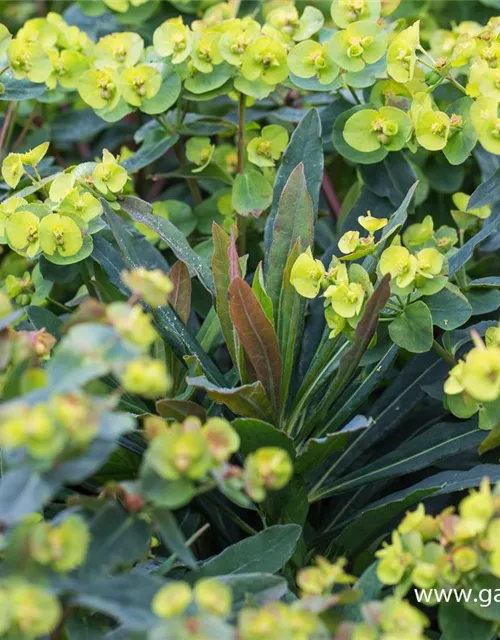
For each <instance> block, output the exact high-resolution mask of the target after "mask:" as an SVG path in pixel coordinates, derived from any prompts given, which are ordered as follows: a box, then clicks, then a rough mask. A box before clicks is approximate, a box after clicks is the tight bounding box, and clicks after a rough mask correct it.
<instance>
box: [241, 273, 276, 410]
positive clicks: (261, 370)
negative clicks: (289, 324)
mask: <svg viewBox="0 0 500 640" xmlns="http://www.w3.org/2000/svg"><path fill="white" fill-rule="evenodd" d="M229 313H230V315H231V320H232V321H233V324H234V326H235V329H236V331H237V333H238V337H239V339H240V342H241V344H242V345H243V348H244V349H245V352H246V354H247V356H248V359H249V360H250V362H251V364H252V366H253V368H254V370H255V373H256V375H257V378H258V380H260V382H262V386H263V387H264V389H265V391H266V394H267V396H268V398H269V399H270V401H271V403H272V405H273V408H274V410H275V411H276V413H277V414H278V413H279V409H280V406H281V392H280V386H281V355H280V351H279V347H278V340H277V338H276V333H275V331H274V328H273V325H272V324H271V323H270V322H269V320H268V318H267V316H266V314H265V313H264V311H263V309H262V307H261V306H260V303H259V301H258V300H257V298H256V297H255V294H254V292H253V291H252V289H251V288H250V286H249V285H248V284H247V283H246V282H245V281H244V280H243V279H242V278H240V277H237V278H234V280H233V281H232V282H231V284H230V285H229Z"/></svg>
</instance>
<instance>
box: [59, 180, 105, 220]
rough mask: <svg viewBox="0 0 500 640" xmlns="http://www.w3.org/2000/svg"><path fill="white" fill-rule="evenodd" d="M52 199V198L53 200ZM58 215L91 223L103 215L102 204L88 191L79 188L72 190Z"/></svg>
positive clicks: (64, 199) (66, 196) (62, 201)
mask: <svg viewBox="0 0 500 640" xmlns="http://www.w3.org/2000/svg"><path fill="white" fill-rule="evenodd" d="M51 199H52V198H51ZM58 213H60V214H61V215H65V214H70V215H73V216H77V217H78V218H81V219H82V220H84V221H85V222H90V220H93V219H94V218H97V216H100V215H101V213H102V204H101V203H100V202H99V200H98V199H97V198H95V197H94V196H93V195H92V194H91V193H89V192H88V191H80V190H79V189H78V187H75V188H73V189H71V190H70V191H69V192H68V193H66V195H65V196H64V198H63V199H62V200H61V202H60V203H59V207H58Z"/></svg>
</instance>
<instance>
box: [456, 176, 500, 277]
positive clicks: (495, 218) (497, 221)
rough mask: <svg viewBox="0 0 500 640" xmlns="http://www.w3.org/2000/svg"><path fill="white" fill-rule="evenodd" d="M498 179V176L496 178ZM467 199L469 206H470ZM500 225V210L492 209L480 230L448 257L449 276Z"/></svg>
mask: <svg viewBox="0 0 500 640" xmlns="http://www.w3.org/2000/svg"><path fill="white" fill-rule="evenodd" d="M497 181H498V178H497ZM471 200H472V198H471ZM470 206H471V205H470V200H469V207H470ZM499 226H500V211H494V212H493V213H492V214H491V216H490V217H489V218H488V219H487V220H486V221H485V222H484V224H483V228H482V229H481V231H479V232H478V233H476V234H475V235H474V236H472V238H470V240H467V242H466V243H465V244H464V245H463V247H460V249H459V250H458V251H457V252H456V253H454V254H453V255H452V256H451V258H450V259H449V275H450V278H451V276H453V275H454V274H455V273H456V272H457V271H458V270H459V269H460V267H463V266H464V264H465V263H466V262H468V261H469V260H470V259H471V258H472V256H473V254H474V249H475V248H476V247H477V246H478V245H479V244H480V243H481V242H482V241H483V240H486V238H487V237H488V236H490V235H491V234H492V233H494V232H495V231H496V229H497V227H499Z"/></svg>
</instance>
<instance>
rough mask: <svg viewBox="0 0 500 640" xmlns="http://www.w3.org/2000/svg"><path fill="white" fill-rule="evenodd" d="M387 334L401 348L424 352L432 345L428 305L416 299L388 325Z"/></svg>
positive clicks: (413, 351)
mask: <svg viewBox="0 0 500 640" xmlns="http://www.w3.org/2000/svg"><path fill="white" fill-rule="evenodd" d="M389 335H390V336H391V338H392V340H393V341H394V342H395V343H396V344H397V345H398V346H400V347H401V348H402V349H406V350H407V351H410V352H411V353H425V352H426V351H429V349H430V348H431V347H432V341H433V339H434V333H433V331H432V316H431V312H430V311H429V307H428V306H427V305H426V304H425V302H422V301H421V300H417V302H413V303H412V304H410V305H409V306H408V307H406V308H405V310H404V311H403V313H401V314H400V315H399V316H398V317H397V318H396V319H395V320H394V321H393V322H391V324H390V325H389Z"/></svg>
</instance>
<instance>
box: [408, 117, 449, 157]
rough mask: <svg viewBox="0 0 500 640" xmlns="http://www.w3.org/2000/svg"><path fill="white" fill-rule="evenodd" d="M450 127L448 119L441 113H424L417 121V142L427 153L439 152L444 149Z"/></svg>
mask: <svg viewBox="0 0 500 640" xmlns="http://www.w3.org/2000/svg"><path fill="white" fill-rule="evenodd" d="M450 126H451V122H450V117H449V116H448V115H447V114H446V113H444V112H443V111H426V112H425V113H422V114H420V116H419V118H418V120H417V126H416V130H415V134H416V136H417V142H418V143H419V144H420V145H421V146H422V147H424V149H428V150H429V151H440V150H441V149H444V148H445V147H446V144H447V142H448V136H449V135H450Z"/></svg>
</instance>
